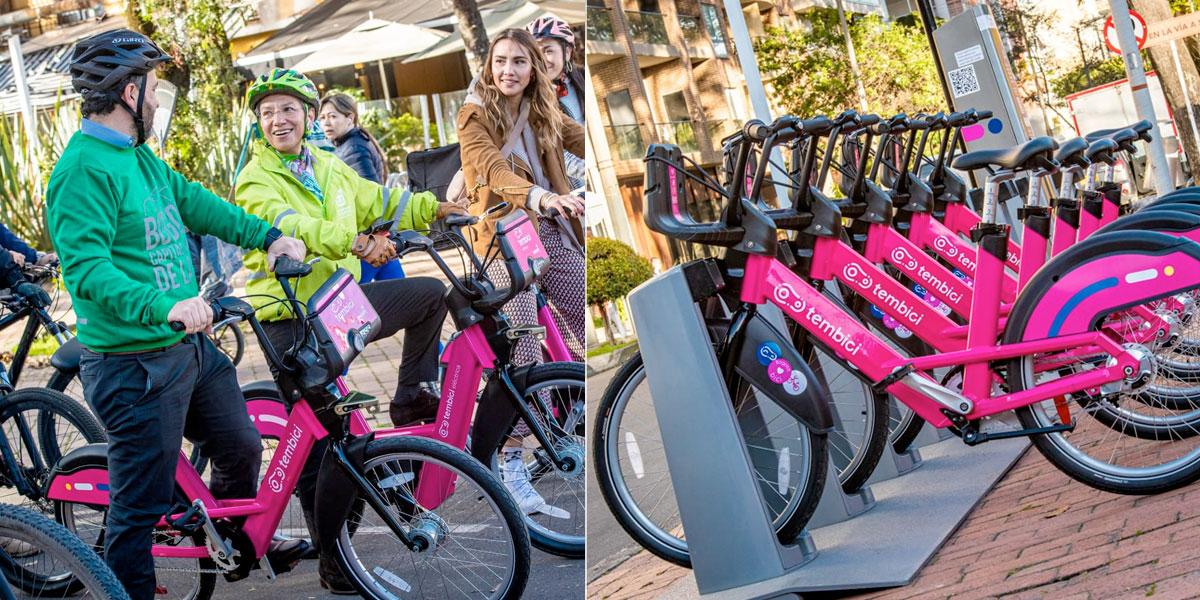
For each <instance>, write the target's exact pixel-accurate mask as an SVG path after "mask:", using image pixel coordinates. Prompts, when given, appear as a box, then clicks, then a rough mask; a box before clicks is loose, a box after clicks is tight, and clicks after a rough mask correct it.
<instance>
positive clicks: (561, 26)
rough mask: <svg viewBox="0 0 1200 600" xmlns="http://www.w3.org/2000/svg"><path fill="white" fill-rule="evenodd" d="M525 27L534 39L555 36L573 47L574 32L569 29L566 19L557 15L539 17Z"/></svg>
mask: <svg viewBox="0 0 1200 600" xmlns="http://www.w3.org/2000/svg"><path fill="white" fill-rule="evenodd" d="M525 29H526V30H528V31H529V33H530V35H532V36H533V37H534V39H538V40H540V39H546V38H555V39H559V40H562V41H564V42H566V44H567V45H568V46H570V47H572V48H574V47H575V33H574V32H572V31H571V26H570V25H568V24H567V22H566V21H564V20H562V19H560V18H558V17H553V16H550V15H547V16H544V17H539V18H537V19H534V21H533V22H532V23H530V24H529V25H526V26H525Z"/></svg>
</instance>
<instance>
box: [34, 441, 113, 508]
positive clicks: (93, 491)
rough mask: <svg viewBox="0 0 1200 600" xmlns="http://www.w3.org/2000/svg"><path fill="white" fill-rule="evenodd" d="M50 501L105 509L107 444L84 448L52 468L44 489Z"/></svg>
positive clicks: (106, 500)
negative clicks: (103, 507)
mask: <svg viewBox="0 0 1200 600" xmlns="http://www.w3.org/2000/svg"><path fill="white" fill-rule="evenodd" d="M46 488H47V489H46V496H47V497H48V498H50V499H51V500H62V501H64V502H75V503H79V504H89V505H92V506H108V444H88V445H86V446H83V447H81V448H76V449H74V450H72V451H70V452H68V453H67V455H66V456H64V457H62V459H61V460H59V461H58V464H56V465H54V470H53V471H51V472H50V478H49V482H48V483H47V485H46Z"/></svg>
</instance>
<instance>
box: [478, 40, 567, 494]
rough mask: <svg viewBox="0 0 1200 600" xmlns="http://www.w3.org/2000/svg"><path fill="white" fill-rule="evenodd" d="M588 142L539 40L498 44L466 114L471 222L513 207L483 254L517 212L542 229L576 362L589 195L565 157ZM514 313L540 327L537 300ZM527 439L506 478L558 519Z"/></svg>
mask: <svg viewBox="0 0 1200 600" xmlns="http://www.w3.org/2000/svg"><path fill="white" fill-rule="evenodd" d="M583 136H584V131H583V128H582V127H581V126H580V125H579V124H578V123H576V122H575V121H572V120H571V119H569V118H566V117H564V115H563V113H562V110H561V109H560V108H559V106H558V97H557V95H556V94H555V89H554V84H553V83H552V82H551V80H550V77H549V76H548V75H547V73H546V67H545V63H544V62H543V59H542V55H541V52H540V51H539V50H538V47H537V44H536V42H534V39H533V36H531V35H530V34H529V33H528V32H526V31H525V30H523V29H509V30H506V31H503V32H501V33H500V34H499V35H497V36H496V37H495V38H494V39H493V40H492V44H491V48H490V49H489V51H488V60H487V63H486V64H484V67H483V73H482V74H481V75H480V76H479V78H478V79H477V80H476V81H475V82H474V84H473V85H472V88H471V90H470V92H469V93H468V95H467V99H466V102H465V103H464V104H463V107H462V110H461V111H460V112H459V113H458V142H459V146H460V148H461V151H462V165H463V176H464V177H463V179H464V185H465V186H466V192H467V198H468V200H469V202H470V211H471V213H472V214H475V215H482V214H483V213H484V212H485V211H486V210H487V209H489V208H491V207H493V206H496V205H497V204H500V203H501V202H508V203H509V204H510V205H511V206H510V208H509V209H508V210H505V211H501V212H500V213H498V214H493V215H491V216H489V217H488V218H486V219H484V220H482V221H481V222H480V224H479V225H477V226H476V230H475V236H476V237H475V241H474V245H475V249H476V251H477V252H481V253H482V252H483V251H484V250H486V248H487V246H488V244H490V243H491V241H492V236H493V235H494V234H495V229H496V220H497V219H500V218H503V217H504V216H506V215H507V214H508V213H511V212H512V211H513V210H524V211H526V212H527V213H529V215H530V217H531V218H533V219H535V220H536V221H537V223H538V232H539V234H540V236H541V238H542V243H543V244H544V245H545V246H546V250H547V251H548V252H549V254H550V265H549V268H548V269H547V270H546V272H545V274H544V275H543V276H542V278H541V279H540V280H539V282H538V284H539V288H540V289H541V290H542V293H543V294H545V296H546V299H547V300H548V301H549V302H550V306H551V308H553V309H554V313H555V316H556V318H557V319H558V325H559V330H560V331H562V332H563V335H564V337H566V338H567V340H566V341H567V345H568V346H569V347H570V348H571V349H572V353H577V354H580V355H581V354H582V348H583V344H582V343H583V339H584V323H585V320H586V313H587V305H586V295H585V285H586V277H585V273H584V265H585V259H584V253H583V239H584V238H583V226H582V220H581V217H582V216H583V212H584V203H583V199H582V198H581V197H580V195H577V194H573V193H571V192H572V190H571V189H570V184H569V183H568V179H567V168H566V166H565V165H564V160H563V154H564V153H563V151H564V150H566V151H569V152H571V153H572V154H574V155H575V156H583V155H584V137H583ZM502 150H507V151H506V152H502ZM577 193H578V192H577ZM488 275H489V276H490V277H491V278H492V279H493V281H495V282H496V284H497V286H500V287H504V286H507V285H508V276H507V273H505V272H504V268H503V266H502V265H495V266H494V268H492V269H490V270H489V272H488ZM504 312H505V314H507V315H508V317H509V318H510V319H511V320H512V321H513V322H514V323H519V324H533V323H536V322H537V308H536V303H535V300H534V298H533V295H532V294H529V293H526V294H521V295H520V296H518V297H517V298H516V299H514V300H513V301H512V302H510V303H509V304H508V305H506V306H505V311H504ZM540 358H541V349H540V348H539V347H538V344H537V341H536V340H533V339H532V338H525V339H524V340H522V341H521V342H520V343H519V344H518V346H517V348H516V350H515V352H514V356H513V359H514V362H516V363H518V364H521V363H529V362H534V361H537V360H539V359H540ZM577 358H579V359H580V360H581V359H582V357H581V356H579V357H577ZM523 429H524V427H523V426H520V427H519V430H518V431H517V432H516V433H515V435H514V436H513V438H514V439H513V440H512V443H511V444H510V445H509V447H508V448H506V450H505V452H504V456H503V457H502V458H501V478H502V479H503V480H504V482H505V483H506V484H507V485H508V487H509V489H510V490H511V491H512V492H513V496H514V497H515V498H516V499H517V501H518V502H519V503H520V504H521V507H522V508H523V509H524V510H525V511H526V512H528V513H534V512H543V513H546V514H550V515H552V516H553V514H554V511H556V510H561V509H557V508H556V507H553V506H547V505H546V503H545V501H544V500H543V499H542V497H541V496H540V495H539V494H538V493H537V491H536V490H534V489H533V487H532V485H530V482H529V480H528V471H527V470H526V469H525V466H524V460H523V453H522V450H521V447H520V445H519V442H520V440H519V437H520V435H521V433H523V431H521V430H523Z"/></svg>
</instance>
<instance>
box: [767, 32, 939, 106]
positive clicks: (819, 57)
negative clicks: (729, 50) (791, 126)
mask: <svg viewBox="0 0 1200 600" xmlns="http://www.w3.org/2000/svg"><path fill="white" fill-rule="evenodd" d="M805 19H806V20H807V23H806V27H805V28H802V29H801V28H797V29H784V28H780V27H771V28H768V29H767V32H766V35H765V36H764V37H762V38H760V39H759V40H758V41H757V42H756V43H755V45H754V52H755V55H756V57H757V58H758V63H759V68H760V69H761V70H762V73H763V77H764V80H765V82H766V83H767V84H769V85H770V86H771V87H772V89H773V91H774V97H775V101H776V102H777V103H778V104H779V105H780V108H782V109H783V110H785V111H787V112H789V113H792V114H796V115H806V116H807V115H815V114H830V113H836V112H840V111H842V110H844V109H846V108H849V107H856V106H858V100H857V98H856V96H857V93H856V91H855V85H854V81H853V80H852V79H851V77H852V76H851V75H850V73H851V71H850V61H849V59H848V58H847V57H846V45H845V40H844V38H843V37H842V35H841V33H840V31H839V26H838V18H837V12H836V11H832V10H814V11H812V12H811V13H808V14H806V15H805ZM850 36H851V38H852V39H853V40H854V48H855V51H856V53H857V55H858V63H859V69H860V71H861V72H862V78H863V85H864V87H865V88H866V91H867V101H868V103H869V106H868V109H869V110H871V111H873V112H877V113H881V114H893V113H898V112H908V113H914V112H918V111H936V110H944V109H945V106H944V104H945V101H944V99H943V97H942V91H941V87H940V84H939V80H938V76H937V71H936V69H935V68H934V63H933V55H932V54H931V53H930V51H929V44H928V42H927V41H926V39H925V35H924V33H923V32H922V31H921V29H920V28H919V27H917V26H915V25H908V24H905V23H904V22H902V21H892V22H885V21H884V20H883V19H881V18H880V17H878V16H876V15H869V16H861V17H858V18H856V19H855V20H854V21H853V22H852V23H851V24H850Z"/></svg>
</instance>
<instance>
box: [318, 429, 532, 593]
mask: <svg viewBox="0 0 1200 600" xmlns="http://www.w3.org/2000/svg"><path fill="white" fill-rule="evenodd" d="M406 455H416V456H423V457H429V458H432V459H434V460H435V461H438V462H441V463H442V464H443V465H445V466H449V467H451V468H452V469H454V470H456V471H458V476H459V477H460V478H461V477H466V478H468V479H470V480H471V482H472V483H474V484H475V485H476V486H478V488H477V489H478V490H479V491H481V492H483V494H484V500H485V501H487V502H489V503H490V504H491V506H492V507H493V508H494V509H495V510H496V511H497V514H498V516H499V517H500V520H501V522H502V523H503V525H504V526H505V527H507V528H508V531H509V533H510V535H509V536H508V537H509V538H510V540H511V541H512V547H513V557H512V564H511V567H512V574H511V577H509V578H508V581H507V582H506V584H505V585H504V586H503V587H504V589H503V590H498V591H496V592H495V593H493V594H492V597H493V598H496V599H497V600H510V599H515V598H520V597H521V595H522V594H523V593H524V591H525V586H526V584H527V583H528V579H529V568H530V560H531V550H530V546H529V536H528V530H527V529H526V528H525V519H524V515H522V514H521V511H520V509H518V508H517V504H516V501H514V500H513V499H512V496H511V495H509V493H508V490H507V489H505V488H504V485H503V484H501V483H500V481H499V480H498V479H496V477H495V476H494V475H493V474H492V473H491V471H489V470H488V469H487V468H485V467H484V466H483V465H482V464H480V463H479V462H478V461H476V460H475V459H473V458H471V457H470V456H469V455H467V454H466V453H464V452H463V451H461V450H458V449H456V448H453V447H451V446H448V445H446V444H444V443H441V442H438V441H435V440H431V439H428V438H421V437H411V436H397V437H389V438H379V439H376V440H373V441H371V442H370V443H368V444H367V446H366V449H365V451H364V454H363V458H362V464H363V471H364V475H366V474H369V472H370V471H371V469H372V465H373V464H378V463H380V462H381V461H385V459H386V458H387V457H389V456H397V457H402V456H406ZM368 479H369V478H368ZM462 487H464V486H463V485H462V481H461V479H460V481H459V485H458V486H457V487H456V489H461V488H462ZM392 489H394V488H392ZM385 495H386V494H385ZM473 500H474V499H473ZM367 506H368V507H369V505H367ZM364 510H365V509H364ZM348 520H349V519H348ZM450 529H451V531H453V527H451V528H450ZM447 535H454V534H453V533H449V534H447ZM353 546H354V544H353V542H352V541H351V534H350V533H348V530H347V527H346V525H345V524H343V525H342V528H341V533H340V535H339V536H338V539H337V542H336V544H335V548H334V556H335V557H336V558H337V561H338V564H339V566H340V567H341V568H342V573H344V574H345V575H346V577H347V579H349V580H350V582H351V583H352V584H353V585H354V587H355V589H356V590H358V592H359V594H361V595H362V596H363V597H365V598H393V597H395V596H393V595H390V594H387V593H386V592H385V593H379V592H375V591H374V590H373V589H372V587H371V586H370V585H368V583H372V581H367V577H368V575H367V572H366V571H367V567H366V566H365V565H363V564H362V562H361V561H360V560H359V559H358V557H357V555H356V554H355V552H354V550H353ZM381 569H382V568H381V567H376V568H375V569H373V570H372V571H371V572H372V573H374V574H375V575H377V576H379V577H380V578H384V579H385V581H387V579H388V578H387V576H386V575H384V574H383V573H381V572H380V570H381ZM392 576H393V577H396V576H395V575H394V574H393V575H392ZM373 579H374V578H372V580H373ZM389 583H393V582H391V581H389ZM417 595H422V593H421V592H418V594H417Z"/></svg>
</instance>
